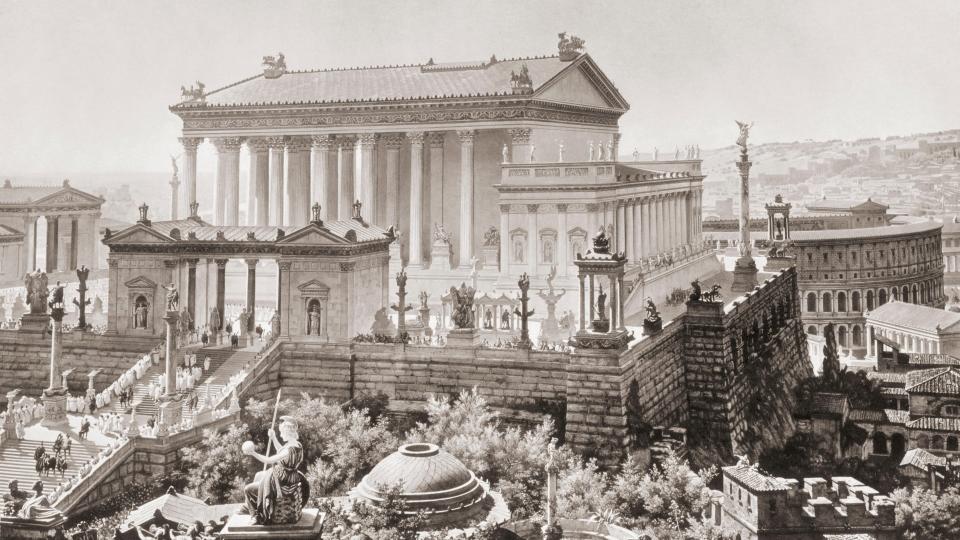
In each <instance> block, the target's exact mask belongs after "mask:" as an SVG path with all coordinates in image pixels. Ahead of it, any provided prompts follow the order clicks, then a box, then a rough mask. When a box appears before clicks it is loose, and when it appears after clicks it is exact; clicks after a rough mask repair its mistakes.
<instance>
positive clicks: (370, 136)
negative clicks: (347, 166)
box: [357, 133, 377, 147]
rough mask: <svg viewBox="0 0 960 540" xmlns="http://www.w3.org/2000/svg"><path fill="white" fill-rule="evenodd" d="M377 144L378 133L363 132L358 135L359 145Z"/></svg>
mask: <svg viewBox="0 0 960 540" xmlns="http://www.w3.org/2000/svg"><path fill="white" fill-rule="evenodd" d="M376 144H377V134H376V133H361V134H360V135H357V145H359V146H367V147H370V146H374V145H376Z"/></svg>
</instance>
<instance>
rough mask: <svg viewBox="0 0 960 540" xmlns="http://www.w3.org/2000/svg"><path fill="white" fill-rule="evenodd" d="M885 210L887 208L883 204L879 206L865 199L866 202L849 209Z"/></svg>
mask: <svg viewBox="0 0 960 540" xmlns="http://www.w3.org/2000/svg"><path fill="white" fill-rule="evenodd" d="M887 208H889V207H888V206H887V205H885V204H880V203H878V202H874V201H872V200H870V199H867V201H866V202H863V203H860V204H858V205H856V206H853V207H851V208H850V209H851V210H886V209H887Z"/></svg>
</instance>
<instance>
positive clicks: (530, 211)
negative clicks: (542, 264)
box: [527, 204, 540, 276]
mask: <svg viewBox="0 0 960 540" xmlns="http://www.w3.org/2000/svg"><path fill="white" fill-rule="evenodd" d="M539 208H540V206H539V205H537V204H528V205H527V273H528V274H530V275H531V276H535V275H537V244H538V243H539V242H540V225H539V224H538V223H537V211H538V210H539Z"/></svg>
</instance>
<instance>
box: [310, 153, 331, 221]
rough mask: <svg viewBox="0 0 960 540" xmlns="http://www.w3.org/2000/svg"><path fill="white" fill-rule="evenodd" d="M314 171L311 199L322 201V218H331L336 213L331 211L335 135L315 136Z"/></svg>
mask: <svg viewBox="0 0 960 540" xmlns="http://www.w3.org/2000/svg"><path fill="white" fill-rule="evenodd" d="M312 141H313V173H312V174H311V175H310V183H311V188H310V200H311V201H313V202H318V203H320V219H321V220H326V219H329V218H328V216H329V215H330V214H331V213H332V214H336V210H335V208H336V207H335V206H334V207H333V208H334V211H333V212H330V210H329V209H328V207H329V206H330V193H331V189H330V183H331V182H332V180H333V179H332V178H331V175H330V151H331V150H333V148H334V142H333V137H332V136H330V135H314V136H313V139H312Z"/></svg>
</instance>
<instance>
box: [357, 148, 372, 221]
mask: <svg viewBox="0 0 960 540" xmlns="http://www.w3.org/2000/svg"><path fill="white" fill-rule="evenodd" d="M357 146H359V147H360V174H359V175H358V177H359V178H358V180H359V182H358V187H359V191H358V192H357V193H356V195H354V198H355V199H357V200H359V201H360V202H361V203H362V204H363V206H362V208H363V212H364V213H366V219H367V221H369V222H371V223H373V222H374V220H375V217H376V206H375V205H374V198H373V175H374V167H373V166H374V162H373V155H374V151H375V150H376V149H377V134H376V133H363V134H361V135H360V136H359V137H358V138H357Z"/></svg>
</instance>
